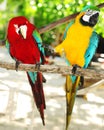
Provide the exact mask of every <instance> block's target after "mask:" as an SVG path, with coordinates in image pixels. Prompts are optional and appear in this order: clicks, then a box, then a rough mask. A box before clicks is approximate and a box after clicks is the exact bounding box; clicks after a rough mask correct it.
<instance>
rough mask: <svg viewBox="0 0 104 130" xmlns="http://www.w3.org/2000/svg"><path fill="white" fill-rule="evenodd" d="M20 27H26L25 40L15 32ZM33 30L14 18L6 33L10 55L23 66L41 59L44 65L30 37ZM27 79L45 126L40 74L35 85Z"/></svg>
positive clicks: (28, 25)
mask: <svg viewBox="0 0 104 130" xmlns="http://www.w3.org/2000/svg"><path fill="white" fill-rule="evenodd" d="M21 25H26V26H27V35H26V39H24V38H23V37H22V36H21V35H19V33H18V32H17V31H16V27H17V28H19V27H20V26H21ZM15 26H16V27H15ZM35 29H36V27H35V26H34V25H33V24H31V23H30V22H29V21H28V20H27V19H26V18H25V17H23V16H19V17H15V18H13V19H11V20H10V22H9V26H8V31H7V40H8V42H9V44H10V54H11V56H12V57H13V58H14V59H16V60H18V61H20V62H22V63H25V64H36V63H39V62H40V59H42V64H44V62H45V60H44V56H43V54H42V53H41V52H40V50H39V48H38V45H37V42H36V40H35V39H34V37H33V36H32V34H33V31H34V30H35ZM27 75H28V74H27ZM28 79H29V82H30V85H31V88H32V92H33V97H34V100H35V102H36V106H37V108H38V109H39V112H40V115H41V118H42V121H43V124H45V123H44V109H45V108H46V106H45V98H44V92H43V83H42V80H43V79H42V73H40V72H37V80H36V82H35V83H33V82H32V81H31V79H30V77H29V75H28Z"/></svg>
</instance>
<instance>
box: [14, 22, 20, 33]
mask: <svg viewBox="0 0 104 130" xmlns="http://www.w3.org/2000/svg"><path fill="white" fill-rule="evenodd" d="M14 27H15V30H16V33H17V34H18V35H19V33H18V32H19V28H18V25H17V24H14Z"/></svg>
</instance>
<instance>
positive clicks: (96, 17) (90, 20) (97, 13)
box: [89, 12, 99, 25]
mask: <svg viewBox="0 0 104 130" xmlns="http://www.w3.org/2000/svg"><path fill="white" fill-rule="evenodd" d="M98 17H99V12H96V13H95V14H93V15H92V16H91V17H90V19H89V22H90V23H91V24H92V25H95V24H96V23H97V21H98Z"/></svg>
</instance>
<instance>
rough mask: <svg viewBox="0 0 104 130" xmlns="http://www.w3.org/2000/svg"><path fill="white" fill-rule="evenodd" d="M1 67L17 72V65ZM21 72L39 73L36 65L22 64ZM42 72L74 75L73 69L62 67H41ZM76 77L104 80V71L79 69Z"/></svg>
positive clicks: (5, 64)
mask: <svg viewBox="0 0 104 130" xmlns="http://www.w3.org/2000/svg"><path fill="white" fill-rule="evenodd" d="M0 67H1V68H5V69H9V70H15V63H8V62H3V61H0ZM18 70H20V71H32V72H33V71H37V70H36V67H35V65H31V64H22V63H21V64H20V65H19V67H18ZM40 71H41V72H45V73H59V74H63V75H68V74H69V75H72V67H71V66H70V67H69V66H61V65H41V66H40ZM75 75H82V76H84V77H85V78H90V79H103V78H104V70H100V71H99V70H92V69H81V68H78V69H77V71H76V74H75Z"/></svg>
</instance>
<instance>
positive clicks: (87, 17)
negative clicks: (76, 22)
mask: <svg viewBox="0 0 104 130" xmlns="http://www.w3.org/2000/svg"><path fill="white" fill-rule="evenodd" d="M99 12H100V11H99V8H97V7H95V6H86V7H85V8H83V10H82V11H81V13H83V15H82V16H81V18H80V22H81V23H82V24H83V25H86V26H91V27H93V26H95V25H96V23H97V21H98V17H99Z"/></svg>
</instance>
